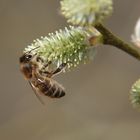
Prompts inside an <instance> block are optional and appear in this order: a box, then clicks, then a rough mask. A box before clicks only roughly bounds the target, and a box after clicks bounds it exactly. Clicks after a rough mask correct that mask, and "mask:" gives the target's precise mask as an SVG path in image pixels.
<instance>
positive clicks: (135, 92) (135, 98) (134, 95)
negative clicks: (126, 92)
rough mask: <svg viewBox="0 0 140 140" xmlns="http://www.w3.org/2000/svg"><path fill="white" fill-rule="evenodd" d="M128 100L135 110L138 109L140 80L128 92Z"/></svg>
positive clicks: (139, 104)
mask: <svg viewBox="0 0 140 140" xmlns="http://www.w3.org/2000/svg"><path fill="white" fill-rule="evenodd" d="M130 100H131V103H132V105H133V106H134V107H135V108H137V109H140V79H139V80H138V81H136V82H135V83H134V84H133V86H132V89H131V91H130Z"/></svg>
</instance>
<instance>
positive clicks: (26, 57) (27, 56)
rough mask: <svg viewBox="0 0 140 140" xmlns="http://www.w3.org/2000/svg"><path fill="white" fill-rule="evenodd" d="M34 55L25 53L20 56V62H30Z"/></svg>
mask: <svg viewBox="0 0 140 140" xmlns="http://www.w3.org/2000/svg"><path fill="white" fill-rule="evenodd" d="M32 57H33V55H31V54H23V55H22V56H21V57H20V58H19V62H20V63H28V62H29V61H30V60H31V59H32Z"/></svg>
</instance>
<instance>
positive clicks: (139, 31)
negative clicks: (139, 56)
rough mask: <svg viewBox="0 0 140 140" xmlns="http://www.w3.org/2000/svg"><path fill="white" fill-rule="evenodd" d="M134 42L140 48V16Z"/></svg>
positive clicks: (133, 38)
mask: <svg viewBox="0 0 140 140" xmlns="http://www.w3.org/2000/svg"><path fill="white" fill-rule="evenodd" d="M132 42H133V43H134V45H135V46H136V47H139V48H140V18H139V20H138V21H137V23H136V26H135V29H134V34H133V35H132Z"/></svg>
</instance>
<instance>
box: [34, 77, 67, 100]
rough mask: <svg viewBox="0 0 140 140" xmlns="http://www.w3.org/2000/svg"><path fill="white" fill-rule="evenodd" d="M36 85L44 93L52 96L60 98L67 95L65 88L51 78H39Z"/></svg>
mask: <svg viewBox="0 0 140 140" xmlns="http://www.w3.org/2000/svg"><path fill="white" fill-rule="evenodd" d="M35 86H36V87H37V88H38V90H39V91H40V92H41V93H42V94H44V95H46V96H49V97H51V98H60V97H63V96H64V95H65V91H64V88H63V87H62V86H61V85H59V84H58V83H57V82H56V81H54V80H53V79H51V78H46V79H45V80H41V79H38V80H37V81H36V85H35Z"/></svg>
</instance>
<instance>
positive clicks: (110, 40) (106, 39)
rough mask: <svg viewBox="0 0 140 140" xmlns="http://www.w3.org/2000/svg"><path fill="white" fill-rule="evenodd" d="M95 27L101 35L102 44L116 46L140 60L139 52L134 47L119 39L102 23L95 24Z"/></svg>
mask: <svg viewBox="0 0 140 140" xmlns="http://www.w3.org/2000/svg"><path fill="white" fill-rule="evenodd" d="M95 28H96V29H97V30H98V31H99V32H100V33H101V34H102V35H103V43H104V44H106V45H112V46H114V47H117V48H119V49H121V50H123V51H124V52H126V53H128V54H129V55H131V56H133V57H135V58H136V59H138V60H140V52H138V50H137V49H136V47H134V46H131V45H129V44H127V43H125V42H124V41H123V40H121V39H119V38H118V37H117V36H115V35H114V34H113V33H111V32H110V31H109V30H108V29H107V28H106V27H104V26H103V25H102V24H97V25H95Z"/></svg>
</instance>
